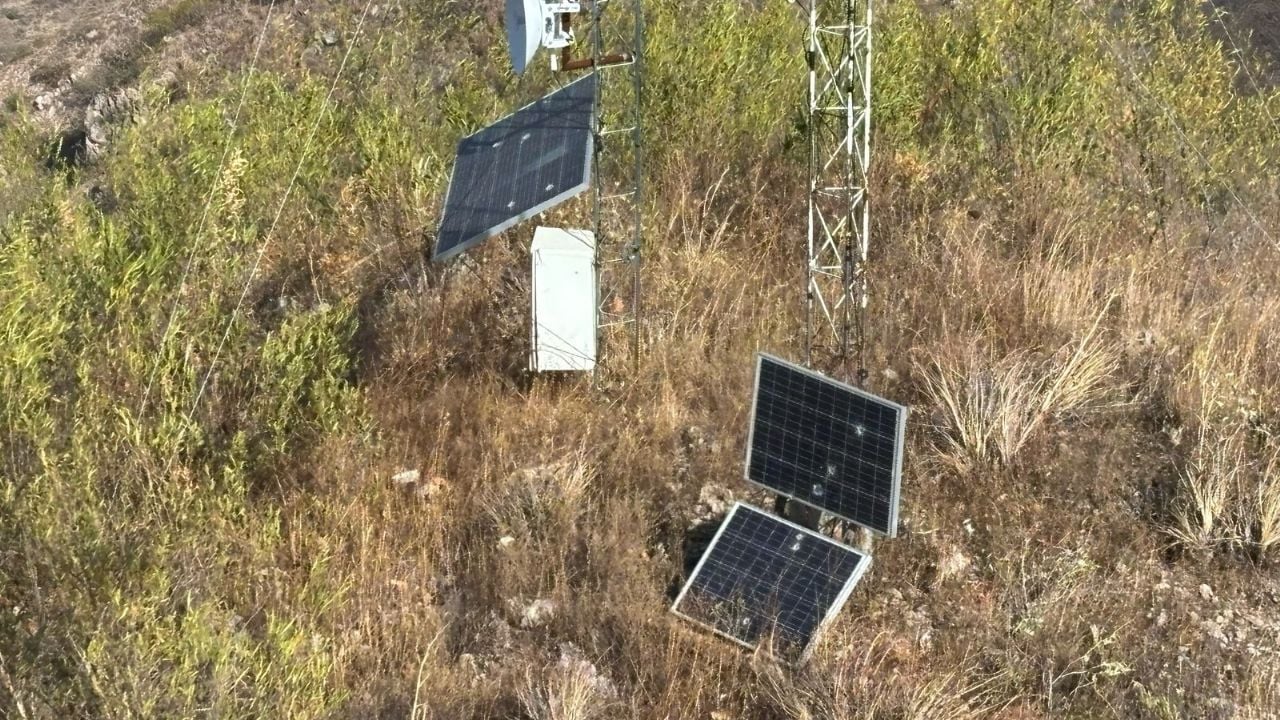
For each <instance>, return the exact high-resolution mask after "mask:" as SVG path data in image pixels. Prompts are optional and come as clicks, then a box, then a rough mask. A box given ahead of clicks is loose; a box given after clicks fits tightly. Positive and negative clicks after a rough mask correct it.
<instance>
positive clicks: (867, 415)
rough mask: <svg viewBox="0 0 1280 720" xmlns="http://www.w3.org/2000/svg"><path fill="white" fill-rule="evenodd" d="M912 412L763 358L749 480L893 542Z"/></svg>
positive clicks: (754, 412) (749, 453) (749, 454)
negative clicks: (906, 433)
mask: <svg viewBox="0 0 1280 720" xmlns="http://www.w3.org/2000/svg"><path fill="white" fill-rule="evenodd" d="M906 422H907V409H906V408H905V407H903V406H901V405H898V404H897V403H894V402H890V401H888V400H885V399H883V398H879V397H876V396H875V395H872V394H870V393H867V392H863V391H862V390H859V389H857V388H854V387H851V386H849V385H846V384H844V383H840V382H837V381H835V380H832V379H831V378H828V377H825V376H823V375H819V374H818V373H815V372H813V371H811V370H808V369H806V368H803V367H800V366H799V365H795V364H792V363H789V362H786V361H784V360H780V359H778V358H775V357H772V356H770V355H766V354H764V353H761V354H760V356H759V360H758V365H757V369H756V391H755V400H754V403H753V407H752V410H751V434H750V437H749V439H748V441H747V463H746V465H747V470H746V473H747V480H748V481H749V482H752V483H755V484H757V485H760V486H762V487H764V488H767V489H769V490H772V491H773V492H776V493H778V494H780V495H785V496H787V497H789V498H792V499H794V500H799V501H800V502H803V503H806V504H808V505H812V506H814V507H816V508H819V509H821V510H824V511H826V512H829V513H832V514H834V515H838V516H840V517H842V518H845V519H846V520H849V521H851V522H854V523H857V524H858V525H861V526H863V527H865V528H867V529H869V530H872V531H874V532H878V533H881V534H883V535H887V536H889V537H893V536H894V535H896V534H897V530H898V496H899V489H900V485H901V481H902V448H903V439H904V435H905V432H906Z"/></svg>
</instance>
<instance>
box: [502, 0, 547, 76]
mask: <svg viewBox="0 0 1280 720" xmlns="http://www.w3.org/2000/svg"><path fill="white" fill-rule="evenodd" d="M506 20H507V52H508V53H510V55H511V68H512V69H513V70H515V73H516V74H517V75H523V74H524V69H525V68H526V67H528V65H529V63H530V62H533V56H534V55H536V54H537V53H538V47H539V46H540V45H541V43H542V0H507V15H506Z"/></svg>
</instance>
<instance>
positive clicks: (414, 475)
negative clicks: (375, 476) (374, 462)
mask: <svg viewBox="0 0 1280 720" xmlns="http://www.w3.org/2000/svg"><path fill="white" fill-rule="evenodd" d="M421 477H422V473H420V472H418V471H417V470H401V471H400V472H398V473H396V474H395V475H392V476H391V482H393V483H395V484H396V485H401V486H404V485H412V484H414V483H416V482H418V480H419V479H420V478H421Z"/></svg>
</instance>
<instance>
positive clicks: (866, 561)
mask: <svg viewBox="0 0 1280 720" xmlns="http://www.w3.org/2000/svg"><path fill="white" fill-rule="evenodd" d="M744 507H745V508H747V509H748V510H754V511H755V512H758V513H760V514H761V515H766V516H768V517H770V518H773V519H774V520H777V521H778V522H781V523H783V524H784V525H786V526H788V527H790V528H792V529H793V530H796V531H798V532H802V533H804V534H805V535H809V536H811V537H815V538H818V539H819V540H822V541H825V542H829V543H831V544H833V545H837V546H839V547H841V548H844V549H846V550H850V551H852V552H854V553H857V554H858V556H860V557H861V558H862V559H861V560H859V561H858V566H857V567H856V568H854V571H853V572H852V573H850V575H849V579H848V580H847V581H846V582H845V584H844V586H843V587H841V588H840V592H839V594H837V595H836V597H835V599H834V600H832V601H831V607H829V608H827V612H826V614H825V615H823V617H822V620H821V621H820V622H819V623H818V625H817V627H815V628H814V630H813V635H812V636H811V637H810V638H809V642H808V643H806V644H805V646H804V649H803V650H801V651H800V654H799V655H798V656H797V657H796V659H795V660H793V661H791V662H790V663H787V662H786V661H785V660H784V661H783V662H784V664H788V665H791V666H793V667H800V666H801V665H804V664H805V663H806V662H808V660H809V656H810V655H812V654H813V650H814V648H815V647H816V646H817V643H818V639H819V638H821V637H822V633H823V632H825V631H826V629H827V627H828V626H829V625H830V624H831V622H832V621H833V620H835V618H836V616H837V615H839V614H840V610H841V609H842V608H844V606H845V603H846V602H848V601H849V596H850V595H852V594H853V589H854V588H855V587H857V585H858V582H859V581H861V580H862V576H863V575H865V574H866V572H867V569H868V568H870V567H871V554H870V553H867V552H865V551H862V550H858V549H857V548H852V547H849V546H848V545H845V544H844V543H841V542H837V541H836V540H833V539H831V538H829V537H827V536H826V535H822V534H821V533H817V532H814V531H813V530H810V529H808V528H806V527H804V526H802V525H798V524H796V523H794V522H791V521H790V520H788V519H786V518H783V517H778V516H777V515H774V514H773V513H769V512H765V511H764V510H761V509H760V508H758V507H756V506H754V505H748V504H747V503H744V502H742V501H740V500H739V501H737V502H735V503H734V504H733V507H732V508H730V509H729V513H728V514H727V515H725V516H724V520H723V521H722V522H721V523H720V527H719V528H717V529H716V534H715V536H713V537H712V538H711V544H709V545H707V549H706V551H704V552H703V553H702V557H701V558H699V559H698V564H697V565H695V566H694V568H693V572H691V573H689V577H688V579H686V580H685V583H684V587H682V588H680V594H679V595H677V596H676V599H675V602H673V603H671V608H670V611H671V613H672V614H673V615H675V616H677V617H680V618H683V619H684V620H686V621H688V622H690V623H693V624H694V625H697V626H698V627H700V628H702V629H704V630H708V631H710V632H711V633H712V634H713V635H718V636H720V637H721V638H724V639H725V640H728V641H730V642H732V643H733V644H735V645H739V646H741V647H743V648H746V649H747V650H752V651H754V650H756V649H757V648H758V647H760V645H761V643H756V644H754V645H753V644H751V643H749V642H746V641H745V640H742V639H741V638H737V637H734V636H733V635H730V634H729V633H727V632H725V631H723V630H721V629H719V628H717V627H715V626H714V625H710V624H708V623H705V622H703V621H701V620H699V619H697V618H695V617H693V616H692V615H688V614H686V613H683V612H681V611H680V610H679V607H680V602H681V601H682V600H684V596H685V594H687V593H688V592H689V588H691V587H693V584H694V580H695V579H696V578H697V577H698V573H699V572H701V571H702V566H703V565H704V564H706V562H707V558H709V557H710V556H711V551H712V550H714V549H715V547H716V544H717V543H719V542H720V537H721V536H722V535H724V531H725V529H726V528H728V527H729V523H730V522H731V521H732V520H733V517H734V516H735V515H737V513H738V510H739V509H741V508H744ZM771 654H772V653H771ZM774 657H776V658H777V657H778V656H776V655H775V656H774ZM778 659H779V660H782V658H778Z"/></svg>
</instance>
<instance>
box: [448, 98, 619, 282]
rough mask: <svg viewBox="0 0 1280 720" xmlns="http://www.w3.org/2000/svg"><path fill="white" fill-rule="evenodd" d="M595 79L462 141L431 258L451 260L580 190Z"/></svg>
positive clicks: (587, 163)
mask: <svg viewBox="0 0 1280 720" xmlns="http://www.w3.org/2000/svg"><path fill="white" fill-rule="evenodd" d="M595 95H596V76H595V73H591V74H590V75H584V76H583V77H581V78H579V79H577V80H574V81H573V82H571V83H569V84H568V85H566V86H564V87H563V88H561V89H559V90H557V91H555V92H553V93H551V94H550V95H547V96H546V97H544V98H542V99H541V100H538V101H537V102H534V103H532V104H530V105H527V106H525V107H523V108H521V109H519V110H517V111H516V112H514V113H512V114H510V115H508V116H507V117H505V118H503V119H501V120H499V121H498V122H496V123H494V124H492V125H490V126H489V127H486V128H484V129H483V130H480V131H479V132H476V133H474V134H472V135H469V136H467V137H466V138H463V140H462V141H461V142H459V143H458V153H457V156H456V158H455V160H454V163H453V176H452V178H451V179H450V180H449V190H448V193H447V194H446V195H445V201H444V211H443V212H442V214H441V218H440V230H439V233H438V234H437V238H436V248H435V255H434V259H435V260H443V259H445V258H448V257H451V256H453V255H456V254H457V253H460V252H462V251H463V250H466V249H467V248H469V247H472V246H474V245H476V244H478V243H480V242H481V241H483V240H487V239H488V238H491V237H493V236H494V235H497V234H498V233H500V232H502V231H503V230H506V229H507V228H509V227H511V226H512V225H515V224H516V223H518V222H520V221H521V220H526V219H528V218H531V217H533V216H534V215H537V214H538V213H540V212H543V211H544V210H548V209H550V208H553V207H555V206H556V205H559V204H560V203H562V202H564V201H565V200H568V199H569V198H572V197H573V196H575V195H577V194H578V193H580V192H582V191H583V190H585V189H586V188H587V186H588V185H589V184H590V181H591V153H592V149H593V147H594V136H593V134H592V128H591V119H592V115H593V109H594V107H595Z"/></svg>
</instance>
